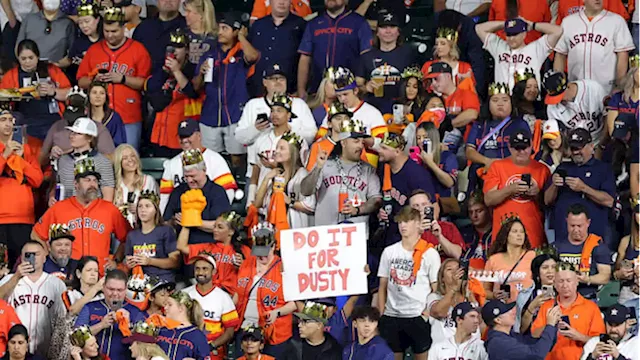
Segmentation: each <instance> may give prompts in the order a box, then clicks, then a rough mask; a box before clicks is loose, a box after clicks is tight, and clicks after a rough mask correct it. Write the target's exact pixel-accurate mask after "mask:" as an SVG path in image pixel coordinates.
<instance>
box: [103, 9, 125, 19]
mask: <svg viewBox="0 0 640 360" xmlns="http://www.w3.org/2000/svg"><path fill="white" fill-rule="evenodd" d="M102 18H103V19H104V21H109V22H119V23H121V22H123V21H124V11H122V8H120V7H110V8H106V9H105V10H104V15H102Z"/></svg>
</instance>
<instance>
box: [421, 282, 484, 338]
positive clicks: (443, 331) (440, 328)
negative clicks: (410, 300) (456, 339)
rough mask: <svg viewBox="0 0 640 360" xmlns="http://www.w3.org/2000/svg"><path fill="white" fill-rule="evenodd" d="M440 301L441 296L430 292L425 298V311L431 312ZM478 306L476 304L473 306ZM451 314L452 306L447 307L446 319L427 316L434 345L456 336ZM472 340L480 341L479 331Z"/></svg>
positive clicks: (454, 323)
mask: <svg viewBox="0 0 640 360" xmlns="http://www.w3.org/2000/svg"><path fill="white" fill-rule="evenodd" d="M440 300H442V295H440V293H437V292H432V293H431V294H429V296H427V311H428V312H431V307H432V306H433V305H434V304H435V303H436V302H438V301H440ZM475 306H478V304H475ZM452 313H453V306H450V307H449V311H448V313H447V317H446V318H443V319H436V318H434V317H433V316H429V324H430V325H431V341H432V342H433V343H434V344H435V343H438V342H441V341H445V340H446V339H448V338H450V337H452V336H454V335H455V334H456V322H455V320H453V317H452V316H451V315H452ZM473 337H474V338H477V339H480V330H478V331H476V332H475V333H474V334H473Z"/></svg>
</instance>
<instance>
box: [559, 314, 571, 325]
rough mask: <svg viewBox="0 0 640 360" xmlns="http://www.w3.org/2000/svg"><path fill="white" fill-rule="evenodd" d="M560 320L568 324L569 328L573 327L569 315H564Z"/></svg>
mask: <svg viewBox="0 0 640 360" xmlns="http://www.w3.org/2000/svg"><path fill="white" fill-rule="evenodd" d="M560 320H562V321H563V322H565V323H567V324H568V325H569V326H571V322H570V321H569V316H568V315H563V316H562V317H561V318H560Z"/></svg>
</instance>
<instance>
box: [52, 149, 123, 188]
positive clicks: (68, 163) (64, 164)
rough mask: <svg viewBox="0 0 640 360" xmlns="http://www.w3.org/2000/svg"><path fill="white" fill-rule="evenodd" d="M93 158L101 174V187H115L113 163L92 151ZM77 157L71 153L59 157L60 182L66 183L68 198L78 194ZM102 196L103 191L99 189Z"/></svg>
mask: <svg viewBox="0 0 640 360" xmlns="http://www.w3.org/2000/svg"><path fill="white" fill-rule="evenodd" d="M89 155H90V156H91V157H92V158H93V163H94V164H95V167H96V171H97V172H98V174H100V187H115V179H114V175H113V165H112V163H111V161H109V159H107V158H106V157H105V156H104V155H102V154H100V153H97V152H96V151H92V152H91V153H90V154H89ZM75 163H76V162H75V158H74V157H73V156H72V155H71V154H69V155H64V156H62V157H61V158H60V159H58V178H59V182H60V183H62V185H64V198H65V199H68V198H70V197H72V196H75V195H76V190H75V186H74V181H75V175H74V172H73V171H74V168H75ZM98 192H99V193H100V196H102V192H101V191H100V189H98Z"/></svg>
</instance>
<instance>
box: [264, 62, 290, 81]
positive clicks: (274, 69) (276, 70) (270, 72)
mask: <svg viewBox="0 0 640 360" xmlns="http://www.w3.org/2000/svg"><path fill="white" fill-rule="evenodd" d="M274 75H282V76H284V77H287V73H286V72H285V71H284V70H283V69H282V68H281V67H280V65H278V64H273V66H269V67H268V68H266V69H265V70H264V71H263V72H262V77H263V78H268V77H271V76H274Z"/></svg>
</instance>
